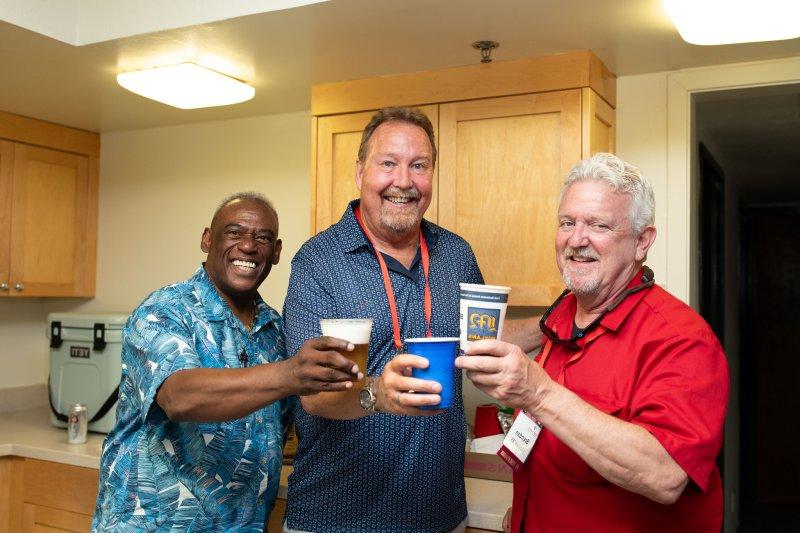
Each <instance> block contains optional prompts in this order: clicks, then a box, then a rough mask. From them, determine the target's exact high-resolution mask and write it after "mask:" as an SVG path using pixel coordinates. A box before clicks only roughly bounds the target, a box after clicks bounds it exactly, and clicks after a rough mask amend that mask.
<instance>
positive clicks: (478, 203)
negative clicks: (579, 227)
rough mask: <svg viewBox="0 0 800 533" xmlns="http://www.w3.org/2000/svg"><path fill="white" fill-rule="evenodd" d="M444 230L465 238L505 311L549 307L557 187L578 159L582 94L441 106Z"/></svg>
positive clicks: (556, 285) (558, 286)
mask: <svg viewBox="0 0 800 533" xmlns="http://www.w3.org/2000/svg"><path fill="white" fill-rule="evenodd" d="M439 133H440V137H439V139H440V142H439V151H440V153H439V160H440V164H439V223H440V224H441V225H442V226H444V227H446V228H448V229H450V230H452V231H454V232H456V233H457V234H459V235H461V236H462V237H464V238H465V239H466V240H467V241H468V242H469V243H470V244H471V245H472V248H473V250H474V251H475V255H476V256H477V258H478V263H479V264H480V267H481V271H482V272H483V275H484V277H485V279H486V282H487V283H489V284H495V285H507V286H510V287H511V288H512V290H511V294H510V295H509V304H512V305H526V306H547V305H550V304H551V303H552V301H553V300H554V299H555V298H556V297H557V296H558V294H559V293H560V292H561V290H562V288H563V282H562V280H561V276H560V275H559V272H558V268H557V267H556V261H555V232H556V226H557V209H558V205H557V204H558V196H559V191H560V188H561V184H562V182H563V180H564V177H565V176H566V174H567V172H568V171H569V169H570V168H572V166H573V165H574V164H575V163H577V162H578V160H579V159H580V158H581V143H582V139H581V90H580V89H570V90H565V91H554V92H547V93H540V94H530V95H521V96H509V97H502V98H487V99H482V100H471V101H466V102H457V103H451V104H442V105H441V106H440V109H439Z"/></svg>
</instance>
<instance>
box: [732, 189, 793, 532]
mask: <svg viewBox="0 0 800 533" xmlns="http://www.w3.org/2000/svg"><path fill="white" fill-rule="evenodd" d="M798 228H800V204H797V205H791V206H789V205H763V206H752V207H746V208H744V210H743V216H742V251H743V261H742V267H743V268H742V271H743V272H742V273H743V281H744V291H743V302H742V303H743V307H742V309H743V313H742V328H741V331H742V337H741V338H742V348H743V349H742V354H743V356H742V382H741V383H742V404H741V405H742V409H741V414H742V418H741V433H742V475H741V480H742V500H741V501H742V507H741V531H800V490H798V479H800V454H798V450H800V425H798V424H797V423H796V420H797V413H798V412H800V395H799V394H798V378H800V357H799V356H800V350H798V347H797V342H796V335H795V334H794V331H793V329H794V328H795V327H797V325H796V322H797V318H796V315H795V313H794V309H796V307H797V305H798V303H800V232H798Z"/></svg>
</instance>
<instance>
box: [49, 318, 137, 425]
mask: <svg viewBox="0 0 800 533" xmlns="http://www.w3.org/2000/svg"><path fill="white" fill-rule="evenodd" d="M127 320H128V315H118V314H83V313H51V314H50V315H49V316H48V319H47V324H48V328H47V338H48V339H50V378H49V380H48V381H49V382H48V393H49V395H50V420H51V421H52V423H53V425H54V426H58V427H67V416H68V415H69V406H70V404H73V403H82V404H85V405H86V407H87V408H88V417H89V431H97V432H101V433H108V432H109V431H111V428H113V427H114V422H115V420H116V415H117V396H118V395H119V379H120V374H121V372H122V362H121V353H122V328H123V327H124V326H125V322H126V321H127Z"/></svg>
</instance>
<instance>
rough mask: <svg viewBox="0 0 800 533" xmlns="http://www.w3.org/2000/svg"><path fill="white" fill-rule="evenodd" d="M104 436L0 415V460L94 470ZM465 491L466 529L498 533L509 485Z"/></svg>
mask: <svg viewBox="0 0 800 533" xmlns="http://www.w3.org/2000/svg"><path fill="white" fill-rule="evenodd" d="M104 438H105V435H103V434H99V433H89V436H88V438H87V441H86V444H68V443H67V431H66V430H65V429H60V428H57V427H55V426H53V425H51V424H50V411H49V409H48V408H46V407H45V408H37V409H29V410H26V411H16V412H10V413H0V457H2V456H4V455H16V456H19V457H30V458H31V459H41V460H43V461H53V462H56V463H62V464H68V465H74V466H83V467H87V468H98V467H99V466H100V452H101V450H102V446H103V439H104ZM290 472H291V467H290V466H284V467H283V470H282V471H281V485H280V488H279V489H278V497H280V498H286V480H287V477H288V475H289V473H290ZM464 482H465V485H466V489H467V509H468V512H469V515H468V519H467V525H468V526H469V527H475V528H480V529H490V530H495V531H502V521H503V515H504V514H505V512H506V509H507V508H508V507H509V506H510V505H511V496H512V487H511V483H508V482H505V481H492V480H488V479H477V478H471V477H468V478H464Z"/></svg>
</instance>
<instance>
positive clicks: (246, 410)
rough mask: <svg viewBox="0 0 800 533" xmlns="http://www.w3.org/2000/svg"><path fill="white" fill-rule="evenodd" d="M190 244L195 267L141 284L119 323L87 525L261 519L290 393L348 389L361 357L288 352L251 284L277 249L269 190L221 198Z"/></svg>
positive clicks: (274, 317) (245, 524)
mask: <svg viewBox="0 0 800 533" xmlns="http://www.w3.org/2000/svg"><path fill="white" fill-rule="evenodd" d="M200 247H201V249H202V250H203V252H206V253H207V254H208V257H207V259H206V261H205V263H203V266H202V267H200V268H199V269H198V270H197V272H196V273H195V274H194V276H192V277H191V278H189V279H188V280H186V281H185V282H182V283H177V284H174V285H170V286H167V287H164V288H162V289H159V290H157V291H156V292H154V293H153V294H151V295H150V296H149V297H148V298H147V299H146V300H145V301H144V302H143V303H142V304H141V305H140V306H139V307H138V308H137V309H136V310H135V311H134V312H133V314H132V315H131V317H130V319H129V320H128V323H127V325H126V326H125V330H124V334H123V335H124V340H123V350H122V379H121V382H120V389H119V390H120V393H119V405H118V408H117V423H116V426H115V427H114V429H113V430H112V431H111V433H109V434H108V437H107V438H106V441H105V444H104V446H103V455H102V458H101V464H100V483H99V495H98V498H97V507H96V509H95V515H94V521H93V524H92V529H93V530H95V531H140V530H148V531H153V530H159V531H160V530H179V531H226V530H235V531H259V532H260V531H262V530H263V527H264V522H265V520H266V518H267V516H268V513H269V511H270V510H271V509H272V507H273V505H274V503H275V497H276V495H277V490H278V484H279V480H280V468H281V450H282V446H283V442H284V436H285V433H284V432H285V430H286V424H287V421H288V416H289V414H290V412H291V407H292V405H290V402H291V399H290V397H291V396H292V395H308V394H314V393H316V392H319V391H342V390H345V389H351V388H352V387H353V382H354V381H355V380H357V379H359V377H360V376H361V375H362V374H361V371H363V370H364V369H359V368H357V367H356V366H355V365H353V363H352V362H351V361H350V360H348V359H347V358H345V357H344V356H343V355H341V352H345V351H348V350H351V349H352V345H350V344H348V343H347V342H345V341H341V340H337V339H330V338H325V337H322V338H316V339H311V340H309V341H307V342H305V343H303V345H302V346H300V347H299V349H298V350H297V353H296V354H295V355H294V356H293V357H292V358H291V359H288V358H287V357H286V348H285V342H284V336H283V323H282V320H281V317H280V315H279V314H278V313H277V312H276V311H275V310H273V309H272V308H270V307H269V306H268V305H267V304H266V303H265V302H264V300H263V299H262V298H261V296H259V294H258V292H257V290H258V287H259V286H260V285H261V282H263V281H264V279H265V278H266V277H267V274H269V271H270V269H271V267H272V265H274V264H277V263H278V260H279V258H280V252H281V241H280V239H278V217H277V213H276V212H275V209H274V208H273V207H272V205H271V204H270V203H269V201H268V200H267V199H266V198H264V197H263V196H261V195H259V194H256V193H239V194H236V195H233V196H231V197H229V198H227V199H225V200H224V201H223V202H222V204H221V205H220V207H219V208H218V209H217V211H216V213H215V214H214V217H213V219H212V222H211V226H210V227H209V228H206V229H205V230H204V231H203V236H202V239H201V245H200Z"/></svg>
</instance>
